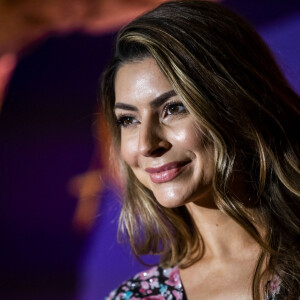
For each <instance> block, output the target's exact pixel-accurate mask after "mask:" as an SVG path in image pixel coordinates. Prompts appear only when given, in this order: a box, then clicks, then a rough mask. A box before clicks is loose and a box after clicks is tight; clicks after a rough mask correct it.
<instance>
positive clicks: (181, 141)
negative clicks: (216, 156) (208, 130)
mask: <svg viewBox="0 0 300 300" xmlns="http://www.w3.org/2000/svg"><path fill="white" fill-rule="evenodd" d="M170 138H171V139H172V140H173V144H177V145H180V146H181V147H182V148H185V149H187V150H190V151H191V152H198V151H202V149H204V148H206V146H207V138H206V137H205V134H204V132H203V131H202V130H201V129H200V128H197V127H196V126H195V125H194V123H192V122H187V124H182V126H180V127H179V128H176V130H174V131H173V132H172V134H171V136H170Z"/></svg>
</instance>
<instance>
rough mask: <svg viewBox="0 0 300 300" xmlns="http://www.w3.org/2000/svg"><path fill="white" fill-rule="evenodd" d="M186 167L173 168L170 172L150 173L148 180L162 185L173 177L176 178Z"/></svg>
mask: <svg viewBox="0 0 300 300" xmlns="http://www.w3.org/2000/svg"><path fill="white" fill-rule="evenodd" d="M185 166H186V165H184V166H181V167H178V168H173V169H170V170H166V171H162V172H158V173H150V174H149V175H150V179H151V180H152V182H154V183H164V182H168V181H171V180H173V179H174V178H175V177H177V176H178V175H179V174H180V173H181V172H182V171H183V169H184V167H185Z"/></svg>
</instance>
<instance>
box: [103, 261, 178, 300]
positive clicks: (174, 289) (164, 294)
mask: <svg viewBox="0 0 300 300" xmlns="http://www.w3.org/2000/svg"><path fill="white" fill-rule="evenodd" d="M182 294H183V288H182V284H181V281H180V276H179V270H178V267H173V268H168V269H163V268H161V267H160V266H155V267H153V268H151V269H148V270H146V271H143V272H140V273H138V274H136V275H135V276H133V277H132V278H130V279H129V280H127V281H124V282H123V283H122V284H121V286H119V287H118V288H117V289H115V290H114V291H112V292H111V293H110V294H109V296H108V297H107V298H106V300H123V299H140V298H141V297H144V296H148V297H149V299H153V300H163V299H178V300H179V299H182ZM148 297H147V298H148Z"/></svg>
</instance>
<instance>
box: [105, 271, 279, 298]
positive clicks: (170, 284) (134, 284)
mask: <svg viewBox="0 0 300 300" xmlns="http://www.w3.org/2000/svg"><path fill="white" fill-rule="evenodd" d="M280 283H281V281H280V279H279V277H277V276H275V277H274V279H273V280H272V281H269V282H268V283H267V284H266V289H265V300H281V299H284V297H282V296H280ZM140 299H144V300H187V297H186V294H185V292H184V289H183V286H182V283H181V279H180V274H179V269H178V267H174V268H169V269H163V268H161V267H160V266H156V267H153V268H151V269H149V270H147V271H144V272H141V273H138V274H137V275H135V276H134V277H132V278H131V279H129V280H128V281H125V282H123V284H122V285H121V286H120V287H119V288H117V289H116V290H114V291H112V292H111V293H110V295H109V296H108V297H107V298H106V300H140Z"/></svg>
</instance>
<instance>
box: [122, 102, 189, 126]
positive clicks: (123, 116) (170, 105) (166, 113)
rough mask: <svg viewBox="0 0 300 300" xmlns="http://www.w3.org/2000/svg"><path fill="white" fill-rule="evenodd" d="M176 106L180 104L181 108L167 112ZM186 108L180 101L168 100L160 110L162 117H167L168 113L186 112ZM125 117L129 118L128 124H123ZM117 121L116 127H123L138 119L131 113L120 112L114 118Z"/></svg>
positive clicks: (132, 123)
mask: <svg viewBox="0 0 300 300" xmlns="http://www.w3.org/2000/svg"><path fill="white" fill-rule="evenodd" d="M178 106H182V109H181V110H180V111H179V112H173V113H168V111H169V110H170V109H172V108H174V107H178ZM186 113H187V110H186V108H185V106H184V105H183V104H182V102H179V101H174V102H173V101H170V102H168V103H167V104H166V105H165V106H164V107H163V110H162V115H163V117H168V116H170V115H179V114H186ZM126 119H127V120H128V119H130V120H131V122H130V123H129V124H125V122H126ZM116 122H117V126H118V127H123V128H127V127H129V126H132V125H134V124H135V123H137V122H138V120H137V119H136V118H135V116H132V115H128V114H121V115H119V116H118V117H117V119H116Z"/></svg>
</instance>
